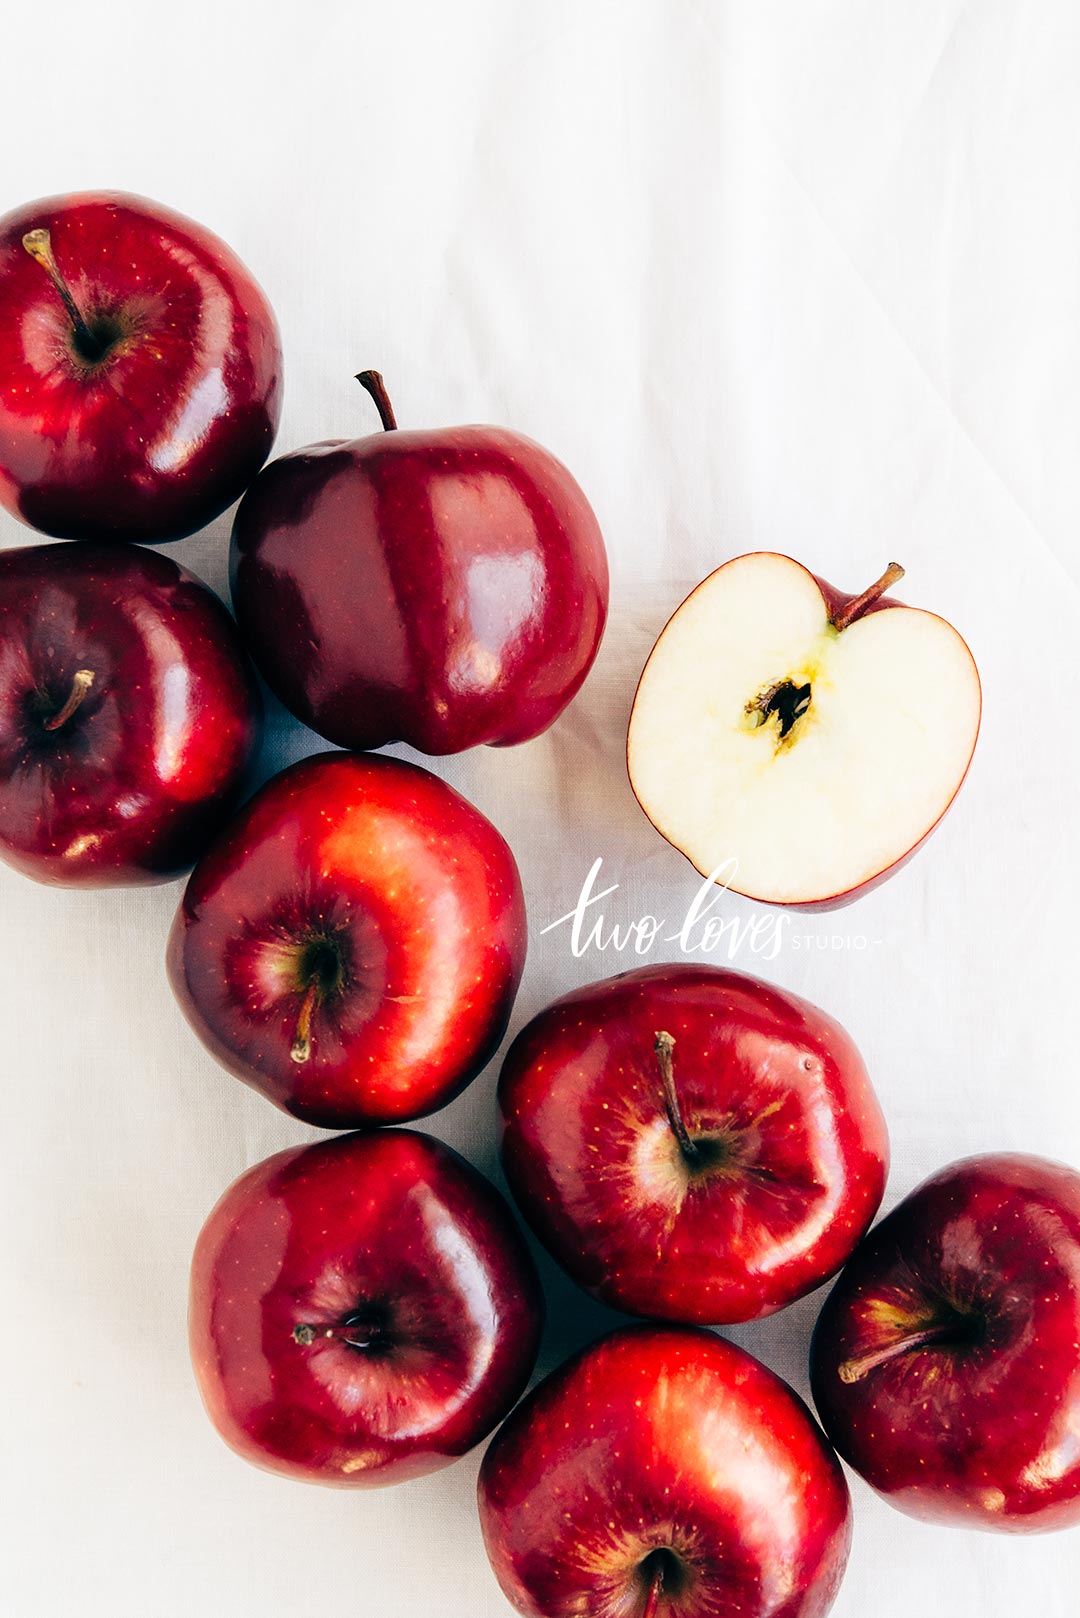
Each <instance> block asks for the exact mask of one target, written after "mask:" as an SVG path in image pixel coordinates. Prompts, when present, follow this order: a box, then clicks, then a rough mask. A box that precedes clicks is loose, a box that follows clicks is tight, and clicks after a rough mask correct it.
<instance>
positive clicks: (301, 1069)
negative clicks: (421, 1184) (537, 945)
mask: <svg viewBox="0 0 1080 1618" xmlns="http://www.w3.org/2000/svg"><path fill="white" fill-rule="evenodd" d="M525 944H526V932H525V905H524V900H523V898H522V893H521V882H520V879H519V877H518V871H517V866H516V865H515V863H514V856H513V855H512V854H511V852H510V850H509V848H508V847H507V845H506V843H505V842H504V841H503V839H502V837H500V835H499V833H498V832H497V831H496V830H495V828H494V826H492V824H491V822H490V821H488V820H485V818H484V816H483V815H482V814H480V812H479V810H477V809H474V808H473V806H472V805H471V804H470V803H467V802H466V801H465V799H464V798H462V797H461V796H460V795H459V794H458V793H456V792H455V791H454V790H453V789H452V788H451V787H448V786H447V785H446V784H445V783H444V782H443V781H440V780H439V779H438V778H437V777H436V776H434V775H431V774H429V772H428V771H427V770H422V769H419V768H417V766H415V765H412V764H405V763H403V762H402V761H401V760H399V759H394V758H385V757H364V756H358V755H354V754H348V753H327V754H324V755H323V756H322V757H318V758H309V759H305V760H304V761H303V762H302V763H300V764H294V765H293V766H292V767H291V768H290V769H287V770H284V771H282V773H281V774H280V775H277V776H275V777H274V779H273V780H272V781H269V782H268V783H267V784H266V786H264V787H263V788H262V790H261V791H259V792H258V793H256V795H255V797H254V798H253V799H252V800H251V802H250V803H248V804H247V805H245V807H244V809H243V810H242V812H241V813H240V814H239V815H238V816H237V818H236V819H235V820H234V821H233V822H232V824H231V825H230V826H229V827H228V829H227V830H226V831H225V832H224V834H223V835H222V836H221V838H220V839H219V840H218V841H217V842H216V843H215V844H214V845H213V847H212V848H210V850H209V851H208V852H207V853H206V854H205V855H204V856H203V858H202V859H201V860H200V861H199V864H198V865H197V866H196V868H195V870H194V871H193V873H192V875H191V880H190V881H189V883H188V886H187V891H186V892H185V894H184V898H183V901H182V903H181V905H180V909H179V911H178V913H177V917H176V921H175V923H174V926H173V931H172V936H171V939H170V942H169V975H170V978H171V981H172V985H173V988H174V990H175V992H176V995H177V997H178V999H179V1001H180V1004H181V1006H182V1007H183V1009H184V1011H185V1012H186V1014H187V1017H188V1020H189V1021H190V1023H191V1025H192V1027H193V1028H194V1029H195V1031H196V1033H197V1034H198V1035H199V1037H200V1038H201V1039H202V1040H203V1042H204V1044H205V1045H206V1046H207V1047H208V1049H209V1050H211V1051H212V1052H213V1053H214V1055H215V1056H216V1057H217V1058H218V1060H219V1061H220V1062H222V1063H223V1064H224V1066H225V1067H227V1068H228V1069H229V1071H230V1072H231V1073H235V1074H236V1076H237V1077H238V1078H241V1079H243V1080H244V1081H245V1082H246V1083H247V1084H250V1085H253V1086H254V1088H255V1089H257V1090H261V1091H262V1093H263V1094H264V1095H266V1096H268V1097H269V1098H270V1100H271V1101H274V1102H276V1103H277V1105H278V1106H279V1107H282V1108H284V1110H285V1111H286V1112H290V1113H292V1114H293V1116H294V1117H296V1118H302V1119H303V1120H304V1121H305V1122H306V1123H309V1124H320V1125H322V1126H324V1127H325V1128H328V1129H345V1128H349V1127H351V1126H356V1125H366V1124H381V1123H388V1122H402V1121H403V1120H405V1119H409V1118H419V1117H421V1116H423V1114H425V1113H429V1112H433V1111H434V1110H435V1109H436V1108H437V1107H441V1106H443V1105H444V1104H445V1103H446V1102H447V1101H449V1100H450V1099H451V1098H452V1097H453V1096H455V1095H456V1094H457V1092H458V1091H459V1090H461V1089H463V1088H464V1086H465V1085H466V1084H468V1083H469V1081H470V1079H473V1078H475V1076H476V1074H477V1073H479V1072H480V1070H481V1068H483V1067H484V1066H485V1064H486V1063H487V1062H488V1061H489V1060H490V1058H491V1057H492V1056H493V1055H494V1053H495V1049H496V1047H497V1046H498V1044H499V1041H500V1040H501V1038H502V1036H503V1033H504V1032H505V1029H506V1023H507V1019H508V1017H509V1015H510V1008H511V1006H512V1005H513V1001H514V995H515V993H516V991H517V986H518V982H519V980H520V977H521V972H522V968H523V966H524V964H525Z"/></svg>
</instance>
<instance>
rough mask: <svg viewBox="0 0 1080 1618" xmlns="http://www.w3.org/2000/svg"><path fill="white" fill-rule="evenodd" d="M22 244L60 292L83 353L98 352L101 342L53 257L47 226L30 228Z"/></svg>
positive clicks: (88, 354)
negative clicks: (84, 316)
mask: <svg viewBox="0 0 1080 1618" xmlns="http://www.w3.org/2000/svg"><path fill="white" fill-rule="evenodd" d="M22 244H23V246H24V247H25V249H26V251H27V252H28V253H29V254H30V257H31V258H32V259H33V260H34V262H35V263H36V264H40V265H41V268H42V269H43V270H44V271H45V274H46V275H47V276H48V277H49V280H50V281H51V282H52V284H53V286H54V287H55V288H56V290H57V292H58V293H59V294H60V301H61V303H62V304H63V305H64V308H65V309H66V310H67V315H68V319H69V320H70V321H71V324H72V327H73V329H74V332H75V336H76V339H77V340H78V343H79V346H80V348H81V349H82V351H83V353H84V354H86V355H87V356H90V355H92V354H95V353H97V351H98V350H99V349H100V347H101V344H100V343H99V342H98V340H97V338H96V337H95V336H94V334H93V332H92V331H91V330H90V327H89V326H88V325H87V324H86V321H85V320H84V319H83V314H82V310H81V309H80V308H79V306H78V304H77V303H76V302H75V299H74V298H73V297H72V295H71V288H70V287H69V286H68V284H67V282H66V281H65V280H64V277H63V276H62V275H61V274H60V270H59V267H58V265H57V262H56V259H55V258H54V257H53V250H52V236H51V235H50V233H49V231H47V230H46V229H45V227H44V226H43V225H42V226H39V227H38V229H37V230H28V231H27V232H26V235H25V236H24V237H23V239H22Z"/></svg>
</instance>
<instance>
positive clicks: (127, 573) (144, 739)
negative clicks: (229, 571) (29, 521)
mask: <svg viewBox="0 0 1080 1618" xmlns="http://www.w3.org/2000/svg"><path fill="white" fill-rule="evenodd" d="M84 670H85V671H88V672H90V673H92V674H93V676H94V678H93V683H92V684H91V685H90V686H89V687H88V689H87V690H86V693H85V696H84V697H83V699H82V701H81V702H80V703H79V705H78V707H77V708H76V709H75V710H74V712H73V713H72V714H71V716H70V718H68V719H67V720H66V721H65V722H64V723H63V724H62V725H60V726H59V727H58V728H55V729H49V728H47V726H48V722H49V720H50V719H51V720H54V721H55V719H56V718H57V717H59V716H60V715H61V714H62V712H63V709H64V707H65V705H66V702H67V699H68V697H69V695H70V693H71V692H72V689H73V686H74V685H75V678H74V677H75V676H76V674H77V673H78V672H79V671H84ZM261 714H262V704H261V700H260V698H259V694H258V689H257V687H256V684H255V676H254V673H253V671H252V669H251V666H250V664H249V663H248V661H247V658H246V657H245V655H244V652H243V649H242V647H241V645H240V639H239V636H238V635H237V632H236V626H235V625H234V623H233V621H232V619H231V618H230V617H229V614H228V613H227V612H226V610H225V608H224V607H223V606H222V604H221V602H220V601H219V600H218V598H217V596H215V595H214V594H213V592H212V591H211V590H208V589H207V587H206V585H204V584H203V583H202V581H201V580H199V579H197V578H196V577H195V576H194V574H192V573H189V572H188V571H187V570H186V569H185V568H182V567H180V566H179V565H178V564H177V563H176V562H174V561H172V560H171V558H169V557H166V556H159V555H158V554H157V553H156V552H155V551H148V550H141V549H139V550H135V549H130V548H120V547H116V546H110V545H96V544H93V543H91V542H85V543H79V544H74V545H30V546H25V547H22V548H16V549H13V550H7V551H3V552H0V858H2V859H4V860H5V861H6V862H7V863H8V864H9V865H13V866H15V868H16V869H17V870H19V871H22V872H23V873H24V874H25V875H27V876H30V877H33V878H34V879H35V880H36V881H38V882H46V883H52V884H56V885H58V886H66V887H102V886H116V885H127V884H138V883H150V882H165V881H168V880H169V879H170V878H171V877H174V876H176V875H178V874H179V873H180V872H181V871H184V870H186V869H187V868H188V867H189V866H190V865H191V864H192V862H193V861H194V860H195V859H196V857H197V856H198V855H199V854H200V853H201V852H202V850H203V849H204V848H205V846H206V844H207V842H208V841H209V839H210V837H211V836H212V835H213V834H214V832H216V831H217V830H218V828H219V827H220V825H221V823H222V821H223V819H224V818H225V815H226V814H227V812H228V811H229V809H231V807H232V805H233V802H234V800H235V799H236V797H237V795H238V793H239V791H240V790H241V787H242V785H243V781H244V777H245V775H246V772H247V769H248V766H249V764H250V762H251V758H252V755H253V752H254V749H255V746H256V743H257V741H258V737H259V731H260V725H261Z"/></svg>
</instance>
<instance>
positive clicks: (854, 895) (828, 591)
mask: <svg viewBox="0 0 1080 1618" xmlns="http://www.w3.org/2000/svg"><path fill="white" fill-rule="evenodd" d="M769 554H771V555H775V556H781V557H782V558H783V560H784V561H786V562H793V563H794V564H795V566H796V567H803V565H804V564H803V563H802V562H796V561H795V558H794V557H793V556H787V555H786V554H785V553H784V552H782V551H774V552H771V553H769ZM721 565H725V564H721ZM806 571H807V572H810V570H809V568H807V569H806ZM718 572H719V568H714V569H713V572H712V573H710V574H708V575H707V576H706V577H705V578H704V579H702V581H701V583H700V584H698V585H695V587H694V589H693V590H691V592H690V595H691V596H692V595H694V594H695V593H696V591H697V590H700V589H702V588H703V587H704V586H705V585H707V584H708V583H709V580H710V579H711V578H713V577H714V575H715V574H716V573H718ZM810 577H811V578H812V579H813V581H814V583H815V584H816V585H817V587H818V589H819V590H820V591H821V594H822V596H823V597H824V600H825V607H826V611H827V615H828V617H829V618H835V617H836V616H837V614H838V613H840V612H842V611H843V609H844V608H845V607H847V606H848V605H849V604H850V603H851V602H853V601H856V600H858V592H855V593H851V592H848V591H844V590H838V589H837V588H836V586H835V585H834V584H830V583H829V582H828V580H827V579H823V578H820V577H819V576H818V574H816V573H810ZM689 599H690V596H685V597H684V598H683V600H682V601H680V602H679V605H678V606H677V607H676V608H675V612H673V613H672V614H671V615H670V616H669V617H668V619H667V622H666V623H665V625H664V628H663V629H661V631H660V634H659V635H658V636H657V637H656V639H657V641H659V640H660V638H661V636H662V635H663V634H664V632H665V630H666V629H667V626H668V624H670V622H671V620H672V618H674V617H675V613H677V612H679V611H681V609H682V608H683V607H684V606H685V605H686V603H687V601H689ZM906 605H907V603H906V602H903V601H898V600H897V599H896V597H895V596H891V595H883V596H879V597H878V599H877V600H876V601H873V602H871V603H870V605H869V606H867V607H865V608H864V609H863V611H862V612H861V613H860V615H859V616H860V617H862V618H869V617H870V615H871V614H872V613H875V612H887V611H888V610H889V608H890V607H903V606H906ZM919 610H920V611H922V612H925V611H926V610H927V609H926V608H925V607H923V608H920V609H919ZM931 616H932V617H939V616H940V614H938V613H933V614H931ZM942 622H947V620H946V619H943V620H942ZM949 628H950V629H951V630H952V631H953V633H954V634H957V633H958V631H957V629H956V626H955V625H954V624H949ZM961 639H963V637H962V636H961ZM654 644H655V643H654ZM965 644H966V643H965ZM974 662H975V660H974V658H972V663H973V664H974ZM647 666H648V659H646V667H647ZM644 676H645V670H644V669H642V671H641V674H640V675H639V677H638V686H637V689H640V686H641V681H642V679H644ZM637 689H635V693H634V696H635V701H636V698H637ZM630 707H631V711H632V710H633V703H631V705H630ZM977 742H978V732H977V731H976V735H975V741H974V742H973V743H972V748H971V753H970V755H969V757H968V761H967V765H966V767H965V769H964V773H963V775H962V776H961V777H960V779H959V781H958V782H957V783H956V791H955V792H954V793H953V795H952V797H951V798H950V799H949V801H948V803H947V804H946V805H945V807H944V809H942V811H941V813H940V815H939V816H938V818H937V819H936V820H935V821H934V823H933V824H932V825H931V826H928V827H927V829H926V831H925V832H924V833H923V835H922V836H921V837H920V838H919V840H918V842H916V843H913V844H912V846H911V847H910V848H909V849H908V850H907V852H906V853H905V854H902V855H901V856H900V858H899V859H897V860H893V862H892V864H891V865H886V866H885V867H884V868H883V869H882V870H880V871H878V872H876V873H875V875H874V876H872V877H868V878H867V880H866V881H865V882H859V883H857V884H856V885H855V886H854V887H852V888H846V889H845V890H844V892H843V893H834V894H830V895H828V896H827V897H826V898H823V899H809V900H806V901H805V902H802V903H799V902H796V903H788V904H785V905H784V906H783V908H784V909H785V910H798V911H801V912H802V913H803V914H804V915H808V916H825V915H828V914H830V912H832V911H834V910H843V909H845V908H846V907H847V906H848V905H849V904H851V903H852V902H853V901H854V900H856V899H862V898H864V897H865V896H866V895H867V894H868V893H873V891H874V889H875V888H879V887H880V886H881V884H882V883H883V882H886V881H888V879H889V877H891V876H895V875H896V873H897V872H898V871H902V870H903V868H904V866H905V865H907V863H908V861H909V860H911V859H913V858H914V857H915V855H916V854H917V853H918V852H919V850H920V848H922V846H923V844H924V843H925V842H926V840H927V838H928V837H929V836H931V834H932V833H933V832H935V831H936V830H937V828H938V827H939V826H940V825H941V822H942V821H943V820H944V819H945V816H946V815H947V814H948V812H949V810H950V809H951V808H952V806H953V804H954V803H955V802H956V798H957V795H958V793H959V791H960V788H961V787H962V786H963V784H964V782H965V781H966V780H967V776H968V770H970V768H971V760H972V759H973V758H974V756H975V745H976V744H977ZM626 773H627V778H628V780H629V781H630V790H631V792H633V791H634V783H633V778H632V776H631V775H630V766H629V756H627V770H626ZM634 796H635V797H637V794H636V793H634ZM638 801H639V802H640V799H639V800H638ZM641 808H642V811H643V813H647V811H646V810H645V806H644V804H642V805H641ZM650 824H651V825H655V822H654V821H651V820H650ZM656 830H657V831H659V832H660V835H661V837H664V833H663V832H662V831H660V827H659V826H657V827H656ZM665 841H666V842H670V841H671V839H670V838H665ZM671 846H672V847H673V848H676V851H677V852H678V853H680V854H682V855H683V858H684V859H686V860H688V861H689V863H690V864H691V865H693V863H694V862H693V861H692V860H690V858H689V855H687V854H685V853H684V852H683V850H682V849H681V848H677V847H676V845H675V844H674V843H672V845H671ZM694 869H695V870H697V867H696V866H694ZM698 874H699V876H709V875H710V874H711V873H710V872H708V871H699V872H698ZM725 886H726V887H727V889H728V891H729V892H730V893H735V894H739V896H740V897H742V898H747V897H753V896H752V895H746V894H742V893H741V890H740V889H739V888H737V887H736V886H735V884H734V883H733V882H729V883H725ZM772 902H773V901H771V900H767V899H755V903H756V904H769V903H772Z"/></svg>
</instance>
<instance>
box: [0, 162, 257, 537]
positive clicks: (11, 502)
mask: <svg viewBox="0 0 1080 1618" xmlns="http://www.w3.org/2000/svg"><path fill="white" fill-rule="evenodd" d="M39 228H44V229H46V230H48V231H49V233H50V235H51V241H52V250H53V254H54V257H55V260H56V263H57V266H58V268H59V270H60V272H61V274H62V275H63V277H64V279H65V280H66V282H67V283H68V286H69V288H70V291H71V294H72V296H73V297H74V300H75V303H76V304H77V305H78V307H79V310H80V312H81V313H82V314H83V316H84V318H86V320H87V321H88V323H89V324H90V326H91V327H94V326H95V325H96V324H97V323H99V322H102V321H105V322H108V323H110V325H111V329H112V330H113V331H114V332H115V333H117V334H118V335H117V337H116V340H115V341H114V342H113V343H112V345H111V346H110V347H109V349H108V351H107V353H106V354H105V355H104V357H103V358H101V359H100V360H99V361H98V362H97V363H93V364H90V363H87V361H86V360H84V359H83V358H82V357H81V356H80V352H79V349H78V346H77V344H76V342H75V339H74V331H73V325H72V322H71V320H70V319H69V317H68V315H67V313H66V311H65V308H64V305H63V303H62V302H61V299H60V296H59V294H58V292H57V290H56V288H55V287H54V285H53V283H52V281H51V280H50V278H49V276H48V274H47V273H46V271H45V270H44V269H43V268H42V266H41V265H40V264H39V263H37V262H35V260H34V259H32V258H31V257H30V255H29V253H28V252H27V251H26V250H25V248H24V247H23V245H22V240H23V237H24V235H26V234H27V232H29V231H31V230H35V229H39ZM0 375H2V376H3V377H4V387H3V389H2V391H0V501H2V502H3V504H4V505H5V506H6V507H7V508H8V510H9V511H12V512H14V514H15V516H16V517H19V518H20V519H21V520H22V521H23V522H25V523H29V524H30V526H31V527H32V528H38V529H40V530H41V531H42V532H43V533H46V534H53V535H55V536H57V537H58V538H60V539H96V540H125V539H134V540H145V541H147V542H153V543H157V542H159V541H162V540H171V539H180V538H182V537H183V535H185V534H192V533H194V532H195V531H196V529H199V528H202V527H204V526H205V525H206V524H207V523H208V522H211V521H212V520H213V518H215V517H217V516H218V515H219V514H220V513H221V512H222V511H224V510H225V508H226V506H229V505H231V504H232V502H233V501H234V500H236V499H238V498H239V496H240V495H241V494H242V493H243V492H244V490H245V488H246V487H247V485H248V484H249V483H250V482H251V479H252V478H253V477H254V476H255V474H256V472H257V471H258V470H259V467H260V466H261V465H262V464H263V462H264V461H265V459H266V457H267V455H268V454H269V453H270V449H271V446H272V444H273V441H274V434H275V432H276V430H277V423H278V416H279V413H280V408H281V348H280V343H279V340H278V331H277V325H276V322H275V320H274V316H273V312H272V311H271V309H270V306H269V304H268V303H267V301H266V298H265V297H264V295H263V293H262V292H261V291H260V290H259V288H258V286H257V285H256V284H255V282H254V281H253V280H252V278H251V276H250V274H249V273H248V271H247V270H246V269H245V268H244V266H243V264H241V262H240V260H239V259H238V258H237V257H236V255H235V254H234V253H233V252H232V250H231V249H230V248H229V247H227V246H226V245H225V243H224V242H223V241H221V240H219V238H218V237H217V236H215V235H213V233H212V232H211V231H208V230H206V229H204V228H203V226H201V225H197V224H195V223H194V222H193V221H192V220H190V219H185V218H184V217H183V216H182V215H181V214H177V213H173V212H172V211H171V210H170V209H168V208H163V207H160V206H159V205H158V204H157V203H155V202H148V201H147V200H146V199H145V198H143V197H133V196H127V195H125V194H124V193H122V192H118V191H93V192H85V193H81V194H78V195H74V196H66V197H44V198H42V199H41V200H40V201H38V202H32V203H28V204H27V205H26V206H25V207H21V208H17V209H16V210H15V211H14V212H12V213H9V214H6V215H5V216H4V217H3V219H0Z"/></svg>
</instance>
